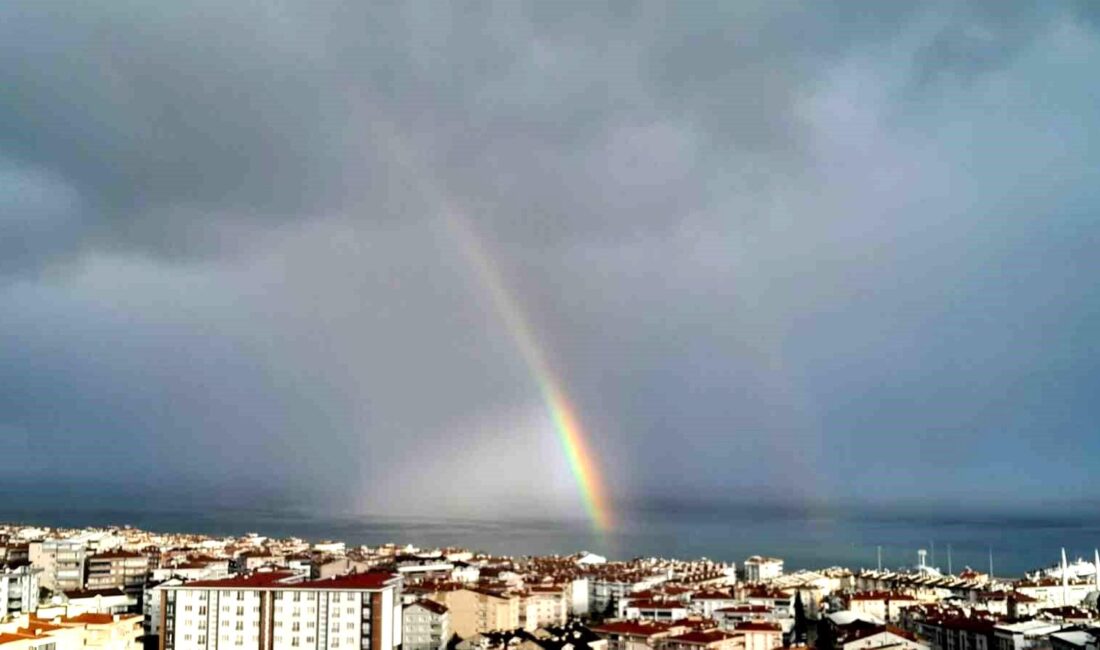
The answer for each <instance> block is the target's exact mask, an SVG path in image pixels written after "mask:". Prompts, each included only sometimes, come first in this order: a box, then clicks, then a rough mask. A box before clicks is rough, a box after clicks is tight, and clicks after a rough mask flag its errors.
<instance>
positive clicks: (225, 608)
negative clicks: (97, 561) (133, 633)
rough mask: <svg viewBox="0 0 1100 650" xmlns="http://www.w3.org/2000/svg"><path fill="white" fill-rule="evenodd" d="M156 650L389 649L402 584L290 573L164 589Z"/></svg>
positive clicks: (377, 576) (366, 576) (396, 635)
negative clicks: (158, 649) (313, 577)
mask: <svg viewBox="0 0 1100 650" xmlns="http://www.w3.org/2000/svg"><path fill="white" fill-rule="evenodd" d="M154 591H156V592H160V596H161V598H160V603H159V612H160V617H161V621H160V624H159V626H157V627H158V628H159V630H160V639H159V647H160V650H394V649H395V648H398V647H399V646H400V645H401V623H402V615H401V578H400V576H398V575H395V574H392V573H382V572H378V573H361V574H349V575H345V576H339V577H335V578H329V579H325V580H303V579H302V578H301V577H300V576H296V575H295V574H293V573H290V572H282V571H273V572H263V573H254V574H250V575H244V576H237V577H233V578H226V579H221V580H206V581H196V582H189V583H184V584H179V585H174V584H164V585H161V586H159V587H157V588H156V589H155V590H154Z"/></svg>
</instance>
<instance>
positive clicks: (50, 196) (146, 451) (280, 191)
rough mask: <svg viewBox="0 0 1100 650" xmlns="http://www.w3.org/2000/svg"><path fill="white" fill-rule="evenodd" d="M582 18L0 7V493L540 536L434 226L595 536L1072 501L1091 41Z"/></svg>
mask: <svg viewBox="0 0 1100 650" xmlns="http://www.w3.org/2000/svg"><path fill="white" fill-rule="evenodd" d="M372 4H373V5H374V6H372ZM593 4H604V3H588V2H580V3H570V2H539V3H529V4H521V3H513V2H500V3H496V4H487V3H471V4H470V5H466V6H460V5H459V4H456V3H443V2H441V3H435V4H424V3H417V2H394V3H368V2H361V1H359V0H308V1H305V0H294V1H292V0H267V1H262V0H256V1H245V2H224V1H223V0H195V1H193V2H153V1H146V0H112V1H110V2H107V1H100V2H78V1H76V0H50V1H43V0H8V1H7V2H4V3H3V6H2V7H0V87H2V88H3V99H2V100H0V440H2V442H3V448H2V451H0V491H4V490H5V488H4V485H5V483H6V484H7V485H8V488H7V490H8V491H9V493H14V492H15V491H16V490H18V489H22V488H19V487H18V486H26V485H28V484H49V483H54V482H58V483H63V484H66V485H93V484H94V483H93V482H94V481H97V480H105V481H109V482H110V483H111V484H112V485H114V486H116V487H117V488H118V489H120V490H121V491H122V493H126V492H127V490H130V491H132V493H133V494H139V495H150V494H166V495H188V496H190V497H193V498H204V499H220V500H228V501H233V500H234V499H236V500H238V501H245V502H248V503H269V502H270V503H293V504H300V505H317V506H319V507H323V508H325V509H331V510H336V511H345V512H346V511H350V512H380V513H386V512H391V513H392V512H411V513H417V514H425V515H452V514H462V515H466V514H480V515H486V516H498V515H503V514H507V513H515V512H539V513H544V512H550V513H557V514H562V515H575V514H576V513H578V512H579V508H580V500H579V496H578V492H577V488H576V486H575V485H574V483H573V481H572V478H571V477H570V474H569V471H568V466H567V464H566V461H565V459H564V456H563V454H562V452H561V450H560V448H559V446H558V442H557V439H556V437H555V434H554V431H553V429H552V425H551V421H550V419H549V417H548V415H547V413H546V410H545V408H544V405H543V404H542V402H541V400H540V395H539V392H538V385H537V383H536V382H535V381H534V380H533V378H532V377H531V374H530V371H529V368H528V367H527V366H526V365H525V364H524V360H523V358H522V357H521V355H520V354H519V351H518V350H517V347H516V345H515V341H514V339H513V338H512V337H510V335H509V332H508V329H507V327H506V326H505V322H504V321H503V320H502V318H501V317H500V314H498V313H497V312H496V311H495V310H494V305H493V302H492V300H491V298H490V296H489V295H488V294H487V291H486V289H485V287H483V286H482V285H481V283H480V281H479V278H478V275H477V273H476V272H475V271H474V270H473V269H472V268H471V266H470V264H469V260H468V258H467V256H465V255H464V252H463V250H462V247H461V245H460V242H459V241H457V240H456V238H455V233H454V231H453V230H451V229H449V228H448V227H447V223H446V219H445V218H444V216H443V215H444V214H445V213H446V212H447V211H454V212H457V213H459V214H461V215H463V218H464V219H466V220H468V222H469V224H471V227H472V228H473V229H475V230H476V231H477V232H478V233H480V237H481V238H482V240H483V241H482V243H483V245H484V248H485V249H486V250H487V251H489V254H490V256H491V257H492V258H493V260H494V264H495V265H496V267H497V270H498V272H499V273H500V274H501V276H502V277H503V278H504V280H505V282H506V284H507V285H508V289H509V291H510V292H511V293H512V295H513V296H514V297H515V299H516V300H517V301H518V303H519V304H520V305H521V307H522V310H523V312H524V313H525V314H526V317H527V319H528V320H529V322H530V324H531V326H532V328H533V330H534V332H535V335H536V337H537V339H538V341H539V343H540V345H541V346H542V348H543V351H544V352H545V354H546V356H547V358H548V360H549V362H550V363H551V364H552V365H553V367H554V369H555V371H556V372H557V373H558V374H559V375H560V376H561V377H562V378H563V386H564V388H565V390H566V391H567V392H568V394H569V396H570V397H571V398H572V399H573V401H574V402H575V404H576V406H577V410H578V413H579V415H580V418H581V420H582V421H583V422H584V424H585V427H586V429H587V432H588V435H589V437H590V443H591V446H592V448H593V450H594V451H595V453H596V456H597V463H598V464H599V465H600V467H602V471H603V473H604V475H605V477H606V481H607V482H608V484H609V487H610V490H611V492H612V494H613V495H614V497H615V499H616V500H617V501H618V502H620V503H626V502H632V503H636V502H638V501H640V500H641V501H644V500H647V499H648V500H652V499H672V500H677V501H685V502H686V501H691V500H693V499H703V500H738V499H745V498H759V497H760V496H761V495H764V496H767V497H770V498H778V499H783V500H789V501H791V502H795V503H799V502H821V501H824V502H827V503H834V504H835V503H845V502H851V501H853V500H872V501H873V500H879V501H891V500H894V499H904V500H906V501H917V502H920V501H928V502H937V501H943V500H948V499H950V500H954V501H957V502H965V503H972V504H977V505H981V504H1000V505H1004V504H1017V503H1028V504H1039V503H1053V504H1066V505H1073V504H1076V503H1077V502H1078V500H1080V499H1081V498H1082V497H1084V496H1086V495H1095V485H1096V483H1095V476H1096V472H1097V471H1098V470H1100V460H1098V459H1100V431H1098V426H1097V422H1098V418H1100V400H1098V399H1097V396H1098V395H1100V350H1098V347H1097V346H1098V341H1100V338H1098V335H1097V333H1098V332H1100V254H1098V252H1097V248H1098V245H1100V218H1098V209H1100V142H1098V138H1100V111H1098V110H1097V107H1098V106H1100V75H1098V73H1097V68H1098V64H1097V62H1098V61H1100V10H1098V7H1100V5H1098V4H1097V3H1093V2H1090V1H1088V0H1082V1H1081V2H1077V3H1073V2H1043V3H1035V2H1025V3H1014V2H1007V1H999V2H984V1H982V2H972V3H964V2H942V3H936V2H929V3H900V2H836V3H830V2H805V3H796V2H776V1H764V2H749V1H747V0H746V1H737V2H731V1H729V0H723V1H719V2H714V3H704V2H689V3H673V2H667V3H642V2H639V3H635V2H627V3H606V4H607V6H608V8H607V9H606V10H597V9H596V8H595V7H594V6H593ZM139 489H140V490H139ZM83 494H84V496H83V497H82V498H83V499H89V500H94V499H95V498H96V497H95V496H94V495H95V494H96V491H95V490H94V489H92V490H87V491H85V492H83ZM59 498H61V497H59Z"/></svg>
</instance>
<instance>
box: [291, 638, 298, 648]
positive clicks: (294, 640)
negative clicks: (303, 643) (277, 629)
mask: <svg viewBox="0 0 1100 650" xmlns="http://www.w3.org/2000/svg"><path fill="white" fill-rule="evenodd" d="M290 645H291V646H293V647H295V648H297V647H298V637H292V638H291V639H290Z"/></svg>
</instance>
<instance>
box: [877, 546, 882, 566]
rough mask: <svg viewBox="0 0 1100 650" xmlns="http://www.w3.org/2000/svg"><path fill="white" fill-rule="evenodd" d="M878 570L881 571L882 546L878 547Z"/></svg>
mask: <svg viewBox="0 0 1100 650" xmlns="http://www.w3.org/2000/svg"><path fill="white" fill-rule="evenodd" d="M877 548H878V570H879V571H880V572H881V571H882V546H881V545H880V546H878V547H877Z"/></svg>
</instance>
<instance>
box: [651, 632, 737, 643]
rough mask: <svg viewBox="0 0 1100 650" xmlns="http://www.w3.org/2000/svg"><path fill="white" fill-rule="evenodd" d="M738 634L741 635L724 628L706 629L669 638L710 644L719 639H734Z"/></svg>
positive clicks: (676, 640) (684, 641)
mask: <svg viewBox="0 0 1100 650" xmlns="http://www.w3.org/2000/svg"><path fill="white" fill-rule="evenodd" d="M737 636H739V635H737V634H733V633H730V632H723V631H722V630H706V631H696V632H688V633H686V634H678V635H676V636H673V637H669V639H668V640H669V641H673V642H676V643H691V644H699V645H709V644H711V643H716V642H718V641H726V640H728V639H734V638H736V637H737Z"/></svg>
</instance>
